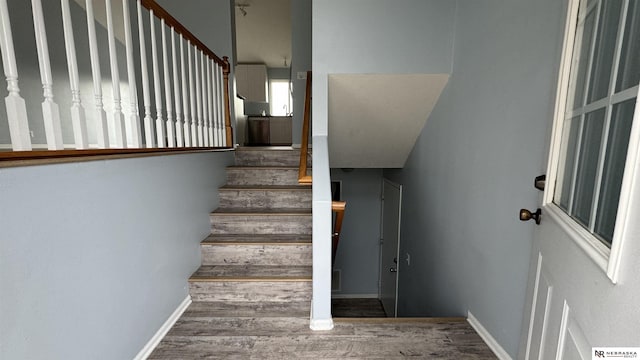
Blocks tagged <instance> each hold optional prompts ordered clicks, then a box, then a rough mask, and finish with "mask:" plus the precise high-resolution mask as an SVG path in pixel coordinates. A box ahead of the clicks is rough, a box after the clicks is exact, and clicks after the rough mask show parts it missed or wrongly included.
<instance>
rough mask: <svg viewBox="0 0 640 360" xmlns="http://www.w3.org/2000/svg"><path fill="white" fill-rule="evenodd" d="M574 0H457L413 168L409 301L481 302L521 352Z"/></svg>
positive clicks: (405, 248)
mask: <svg viewBox="0 0 640 360" xmlns="http://www.w3.org/2000/svg"><path fill="white" fill-rule="evenodd" d="M563 3H564V1H560V2H558V1H553V0H542V1H539V0H516V1H513V0H485V1H472V0H460V1H458V9H457V18H456V28H455V57H454V65H453V72H452V77H451V79H450V80H449V84H448V86H447V87H446V88H445V91H444V93H443V94H442V96H441V97H440V101H439V103H438V104H437V105H436V108H435V109H434V111H433V113H432V115H431V118H430V119H429V121H428V122H427V125H426V126H425V128H424V130H423V132H422V134H421V136H420V137H419V139H418V141H417V143H416V145H415V147H414V149H413V152H412V154H411V155H410V157H409V160H408V161H407V164H406V166H405V168H404V169H402V170H386V171H385V173H384V174H385V176H386V177H389V178H390V179H392V180H394V181H396V182H399V183H401V184H403V185H404V195H405V196H404V199H403V209H402V213H403V219H402V240H401V254H403V255H402V256H401V258H402V257H404V256H405V255H404V254H406V253H410V254H411V266H409V267H407V266H405V267H404V271H403V272H401V273H400V301H399V311H400V313H401V314H402V315H405V316H416V315H421V316H425V315H426V316H447V315H451V316H465V315H466V314H467V311H470V312H472V313H473V314H474V315H475V316H476V318H477V319H478V320H479V321H480V322H481V323H482V325H483V326H484V327H485V328H486V329H487V330H488V331H489V332H490V333H491V335H492V336H493V337H494V338H495V339H496V340H497V341H498V342H499V344H500V345H501V346H502V347H503V348H504V349H505V350H506V351H507V352H508V353H509V354H510V355H511V356H513V357H515V356H516V354H517V352H518V339H519V334H520V329H521V322H522V317H523V308H524V302H525V291H526V284H527V273H528V269H529V254H530V249H531V242H532V233H533V226H532V224H530V223H521V222H520V221H518V216H517V211H518V209H520V208H522V207H528V208H534V209H535V207H536V206H537V204H538V196H539V192H538V191H537V190H535V189H534V188H533V185H532V184H533V178H534V177H535V176H536V175H539V174H542V173H544V171H545V170H544V169H545V165H546V159H545V153H546V149H547V143H548V133H549V131H548V129H549V126H550V120H551V116H552V107H553V101H554V96H555V89H556V74H557V67H558V66H559V60H560V52H559V50H560V46H561V42H562V33H563V32H562V30H563V24H562V22H563V20H564V16H563V15H562V13H563V11H564V10H563V9H564V8H565V5H564V4H563Z"/></svg>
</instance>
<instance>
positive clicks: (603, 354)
mask: <svg viewBox="0 0 640 360" xmlns="http://www.w3.org/2000/svg"><path fill="white" fill-rule="evenodd" d="M591 354H592V356H591V359H592V360H598V359H638V354H640V347H594V348H591Z"/></svg>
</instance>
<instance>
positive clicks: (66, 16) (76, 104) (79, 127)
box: [60, 0, 89, 149]
mask: <svg viewBox="0 0 640 360" xmlns="http://www.w3.org/2000/svg"><path fill="white" fill-rule="evenodd" d="M60 4H61V7H62V25H63V27H64V45H65V49H66V52H67V67H68V70H69V84H70V87H71V124H72V126H73V138H74V140H75V144H76V149H86V148H88V147H89V141H88V140H87V119H86V114H85V112H84V108H83V107H82V100H80V80H79V76H78V59H77V57H76V42H75V39H74V37H73V23H72V22H71V11H70V9H69V0H61V3H60Z"/></svg>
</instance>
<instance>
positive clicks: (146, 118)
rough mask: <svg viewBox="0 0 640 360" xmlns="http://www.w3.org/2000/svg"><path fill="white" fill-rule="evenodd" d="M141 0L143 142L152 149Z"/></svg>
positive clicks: (149, 95) (139, 31)
mask: <svg viewBox="0 0 640 360" xmlns="http://www.w3.org/2000/svg"><path fill="white" fill-rule="evenodd" d="M140 1H141V0H138V4H137V6H138V39H139V41H140V71H141V72H142V74H141V75H142V98H143V103H144V142H145V146H146V147H147V148H152V147H153V118H152V117H151V94H150V91H149V69H148V67H147V45H146V44H145V42H146V40H145V37H144V24H143V18H142V5H141V4H140Z"/></svg>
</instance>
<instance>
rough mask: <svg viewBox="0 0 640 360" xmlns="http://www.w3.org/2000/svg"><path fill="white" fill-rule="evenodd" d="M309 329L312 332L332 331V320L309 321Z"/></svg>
mask: <svg viewBox="0 0 640 360" xmlns="http://www.w3.org/2000/svg"><path fill="white" fill-rule="evenodd" d="M309 328H310V329H311V330H313V331H323V330H325V331H326V330H331V329H333V319H332V318H329V319H311V322H310V324H309Z"/></svg>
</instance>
